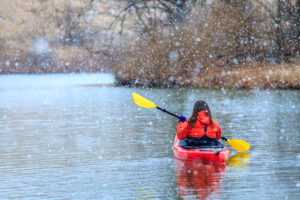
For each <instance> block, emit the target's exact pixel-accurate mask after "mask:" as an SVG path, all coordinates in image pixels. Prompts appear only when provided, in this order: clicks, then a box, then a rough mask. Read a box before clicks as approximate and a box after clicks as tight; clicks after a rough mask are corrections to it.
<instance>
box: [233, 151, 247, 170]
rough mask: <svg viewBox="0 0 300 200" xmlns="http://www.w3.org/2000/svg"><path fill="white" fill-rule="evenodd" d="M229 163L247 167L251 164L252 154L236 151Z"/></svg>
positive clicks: (237, 166) (234, 165)
mask: <svg viewBox="0 0 300 200" xmlns="http://www.w3.org/2000/svg"><path fill="white" fill-rule="evenodd" d="M228 164H229V165H230V166H232V167H236V168H239V167H246V166H249V164H250V154H249V153H236V154H235V155H233V156H232V157H230V159H229V160H228Z"/></svg>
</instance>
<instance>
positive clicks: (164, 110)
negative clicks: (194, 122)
mask: <svg viewBox="0 0 300 200" xmlns="http://www.w3.org/2000/svg"><path fill="white" fill-rule="evenodd" d="M156 108H157V109H158V110H161V111H163V112H165V113H168V114H169V115H172V116H174V117H177V118H178V119H179V118H180V117H179V116H178V115H175V114H173V113H170V112H169V111H167V110H166V109H164V108H160V107H158V106H157V107H156Z"/></svg>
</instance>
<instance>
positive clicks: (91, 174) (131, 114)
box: [0, 74, 300, 200]
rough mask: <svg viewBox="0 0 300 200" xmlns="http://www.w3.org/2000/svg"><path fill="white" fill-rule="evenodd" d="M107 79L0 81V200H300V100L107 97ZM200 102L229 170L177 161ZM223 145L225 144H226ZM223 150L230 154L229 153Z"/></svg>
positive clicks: (254, 95) (125, 91)
mask: <svg viewBox="0 0 300 200" xmlns="http://www.w3.org/2000/svg"><path fill="white" fill-rule="evenodd" d="M113 82H114V78H113V76H112V75H110V74H69V75H68V74H64V75H58V74H52V75H1V76H0V176H1V179H0V199H237V200H240V199H299V198H300V137H299V136H300V91H285V90H279V91H278V90H250V91H247V90H242V91H239V90H196V89H142V88H139V89H137V88H125V87H113ZM133 91H135V92H137V93H139V94H141V95H143V96H145V97H147V98H149V99H151V100H152V101H154V102H155V103H156V104H157V105H158V106H160V107H164V108H167V109H168V110H169V111H172V112H174V113H177V114H179V115H180V114H184V115H186V116H189V115H190V114H191V111H192V107H193V103H194V102H195V101H196V100H198V99H203V100H206V101H207V102H208V103H209V105H210V108H211V111H212V114H213V117H214V118H215V119H216V120H217V121H218V123H219V124H220V126H221V128H222V133H223V135H224V136H226V137H228V138H237V139H242V140H245V141H247V142H248V143H250V144H251V149H250V150H249V151H248V152H247V153H244V154H241V153H237V152H236V151H235V150H233V149H232V148H230V147H229V148H230V150H231V158H230V160H229V161H228V163H227V164H226V165H217V164H207V163H199V162H192V161H180V160H176V159H174V157H173V152H172V142H173V139H174V136H175V132H176V124H177V119H175V118H173V117H172V116H169V115H167V114H165V113H162V112H160V111H159V110H156V109H144V108H139V107H137V106H136V105H135V104H134V103H133V102H132V98H131V93H132V92H133ZM224 144H225V143H224ZM225 145H226V146H228V145H227V144H225Z"/></svg>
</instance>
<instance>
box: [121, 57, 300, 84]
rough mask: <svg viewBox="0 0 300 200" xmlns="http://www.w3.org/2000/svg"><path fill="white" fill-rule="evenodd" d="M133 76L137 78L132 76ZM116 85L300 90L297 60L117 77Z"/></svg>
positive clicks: (299, 70)
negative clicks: (157, 77) (173, 75)
mask: <svg viewBox="0 0 300 200" xmlns="http://www.w3.org/2000/svg"><path fill="white" fill-rule="evenodd" d="M132 77H135V78H134V79H132ZM117 85H122V86H130V87H171V88H172V87H175V88H176V87H178V88H180V87H188V88H212V89H222V88H227V89H254V88H262V89H300V65H299V62H298V61H295V62H293V63H284V64H276V65H272V64H269V63H260V64H256V65H248V66H242V67H241V66H238V67H237V66H236V67H234V66H232V67H226V68H221V67H210V68H202V69H201V70H200V71H199V73H198V74H197V75H195V76H191V77H190V78H187V77H186V78H184V79H181V78H180V77H179V79H177V80H172V79H170V78H169V79H168V80H167V81H166V80H164V81H151V80H149V79H147V78H146V77H145V76H144V75H142V76H139V73H136V74H133V73H131V74H127V76H117Z"/></svg>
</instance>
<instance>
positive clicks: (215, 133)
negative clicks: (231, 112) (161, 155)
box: [177, 110, 221, 140]
mask: <svg viewBox="0 0 300 200" xmlns="http://www.w3.org/2000/svg"><path fill="white" fill-rule="evenodd" d="M212 122H213V125H212V124H211V123H210V120H209V117H208V115H207V113H206V112H205V111H204V110H202V111H200V112H199V113H198V116H197V119H196V122H195V124H194V127H193V128H191V127H190V126H189V125H188V120H186V121H185V122H179V123H178V125H177V137H178V139H179V140H183V139H185V138H186V137H204V136H207V137H210V138H216V139H217V140H219V139H220V138H221V128H220V126H219V124H218V122H217V121H216V120H214V119H213V118H212ZM205 127H206V128H205ZM205 130H206V131H205Z"/></svg>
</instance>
